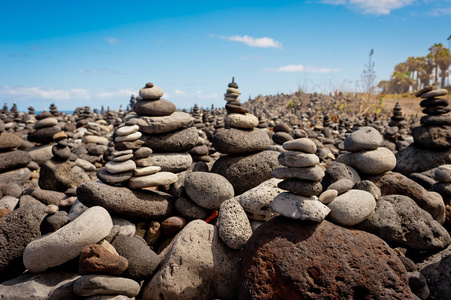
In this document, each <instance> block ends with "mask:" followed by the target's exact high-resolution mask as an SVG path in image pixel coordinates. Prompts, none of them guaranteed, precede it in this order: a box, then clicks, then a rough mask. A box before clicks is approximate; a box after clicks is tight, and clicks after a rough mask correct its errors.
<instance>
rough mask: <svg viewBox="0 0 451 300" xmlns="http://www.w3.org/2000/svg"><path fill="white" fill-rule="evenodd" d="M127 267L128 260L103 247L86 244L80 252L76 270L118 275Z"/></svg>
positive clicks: (86, 272)
mask: <svg viewBox="0 0 451 300" xmlns="http://www.w3.org/2000/svg"><path fill="white" fill-rule="evenodd" d="M127 267H128V260H127V259H126V258H124V257H122V256H120V255H115V254H113V253H111V252H110V251H108V250H107V249H106V248H105V247H103V246H101V245H98V244H92V245H86V246H85V247H84V248H83V249H81V252H80V258H79V264H78V272H79V273H80V274H81V275H86V274H105V275H114V276H119V275H121V274H122V273H124V271H125V269H127Z"/></svg>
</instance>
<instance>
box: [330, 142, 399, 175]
mask: <svg viewBox="0 0 451 300" xmlns="http://www.w3.org/2000/svg"><path fill="white" fill-rule="evenodd" d="M337 162H341V163H344V164H346V165H348V166H351V167H353V168H354V169H356V170H357V171H358V172H361V173H365V174H372V175H377V174H382V173H385V172H388V171H391V170H393V169H394V168H395V167H396V156H395V154H393V152H391V151H390V150H389V149H387V148H385V147H379V148H377V149H376V150H370V151H362V152H355V153H344V154H341V155H340V156H338V157H337Z"/></svg>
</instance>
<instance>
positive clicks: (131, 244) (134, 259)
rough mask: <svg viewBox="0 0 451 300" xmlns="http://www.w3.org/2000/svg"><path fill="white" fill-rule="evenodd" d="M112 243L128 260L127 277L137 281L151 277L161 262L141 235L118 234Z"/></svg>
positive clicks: (125, 274)
mask: <svg viewBox="0 0 451 300" xmlns="http://www.w3.org/2000/svg"><path fill="white" fill-rule="evenodd" d="M112 245H113V246H114V248H116V250H117V252H118V253H119V254H120V255H121V256H123V257H125V258H126V259H127V260H128V268H127V270H126V271H125V273H124V274H123V275H124V276H126V277H130V278H132V279H134V280H137V281H140V280H144V279H147V278H150V277H151V276H152V274H153V272H154V271H155V270H156V269H157V267H158V265H159V264H160V261H161V259H160V258H159V257H158V255H157V254H156V253H155V252H154V251H153V250H151V249H150V248H149V246H147V243H146V242H145V241H144V240H143V239H142V238H140V237H137V236H125V235H118V236H117V237H116V238H115V239H114V242H113V243H112Z"/></svg>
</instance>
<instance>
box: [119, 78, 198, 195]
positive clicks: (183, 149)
mask: <svg viewBox="0 0 451 300" xmlns="http://www.w3.org/2000/svg"><path fill="white" fill-rule="evenodd" d="M139 95H140V97H141V98H142V99H140V100H139V101H137V102H136V104H135V105H134V106H133V111H134V112H135V113H136V115H132V116H130V117H128V118H127V120H126V124H127V125H129V126H130V125H138V126H139V130H140V132H142V134H143V135H142V137H141V139H142V140H143V141H144V144H143V146H145V147H148V148H151V149H152V151H153V153H152V154H151V155H150V157H151V159H152V164H153V166H158V167H160V168H161V172H160V173H158V178H159V179H158V181H156V182H154V181H153V180H152V181H149V185H154V186H155V185H170V184H171V183H174V182H175V181H177V175H175V174H174V173H179V172H183V171H186V170H188V169H189V168H190V167H191V164H192V162H193V160H192V158H191V155H190V154H189V153H188V152H187V151H189V150H190V149H192V148H193V147H195V146H196V145H197V141H198V138H199V135H198V133H197V130H196V128H194V127H192V124H193V120H194V118H193V117H191V116H190V115H189V114H187V113H184V112H180V111H176V106H175V105H174V104H173V103H172V102H170V101H167V100H165V99H162V98H161V97H162V96H163V90H162V89H161V88H160V87H158V86H155V85H154V84H153V83H150V82H149V83H147V84H146V85H145V86H144V87H143V88H142V89H141V90H140V91H139ZM152 178H154V179H156V178H157V174H154V175H152ZM137 180H138V179H134V178H132V179H131V181H130V182H134V185H133V186H134V187H136V185H135V183H136V184H137ZM144 184H145V183H142V184H139V185H140V186H141V185H144Z"/></svg>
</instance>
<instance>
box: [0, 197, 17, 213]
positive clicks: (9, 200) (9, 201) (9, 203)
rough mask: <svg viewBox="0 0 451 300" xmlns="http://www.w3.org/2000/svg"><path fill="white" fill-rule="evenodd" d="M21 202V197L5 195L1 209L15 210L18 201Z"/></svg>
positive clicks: (0, 203) (0, 204)
mask: <svg viewBox="0 0 451 300" xmlns="http://www.w3.org/2000/svg"><path fill="white" fill-rule="evenodd" d="M18 202H19V199H18V198H16V197H13V196H3V197H2V198H1V199H0V209H9V210H13V209H14V208H15V207H16V205H17V203H18Z"/></svg>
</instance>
